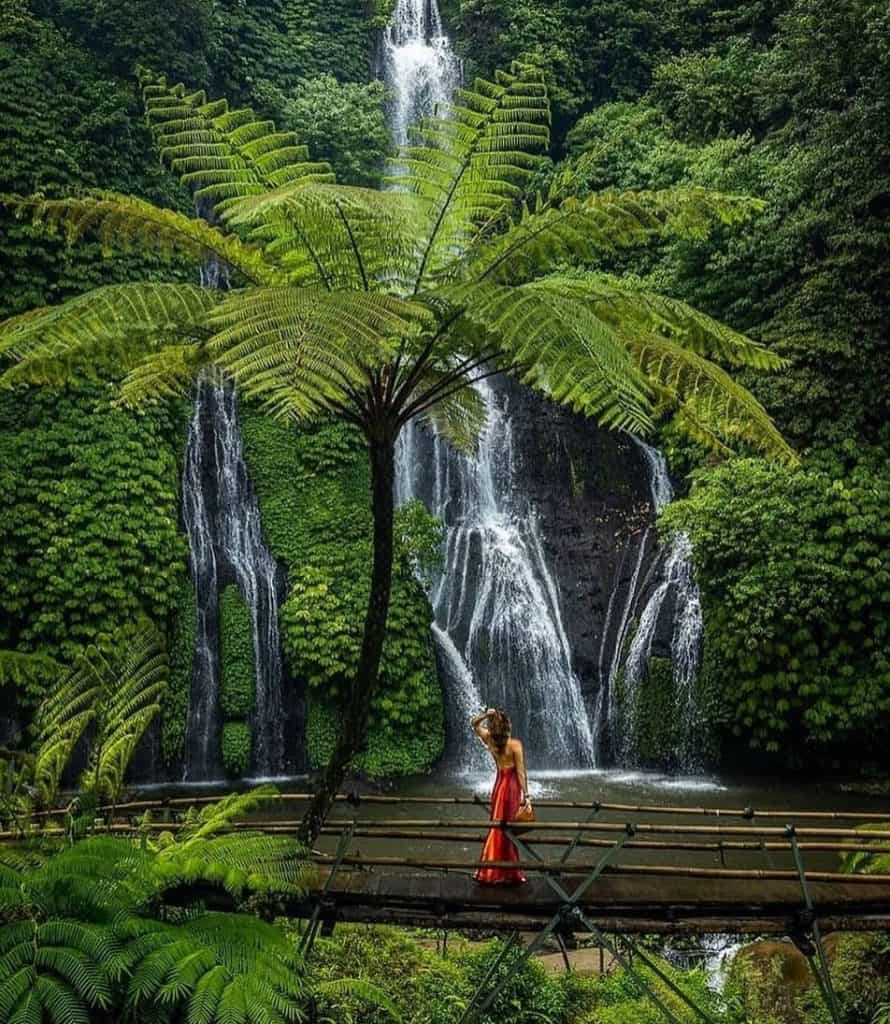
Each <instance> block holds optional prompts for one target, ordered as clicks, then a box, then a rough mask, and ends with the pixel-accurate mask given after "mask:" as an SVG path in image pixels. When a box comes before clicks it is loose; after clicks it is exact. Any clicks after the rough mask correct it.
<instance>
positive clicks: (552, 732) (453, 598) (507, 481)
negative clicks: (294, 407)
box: [397, 383, 595, 768]
mask: <svg viewBox="0 0 890 1024" xmlns="http://www.w3.org/2000/svg"><path fill="white" fill-rule="evenodd" d="M476 387H477V389H478V391H479V393H480V396H481V397H482V399H483V401H484V403H485V407H486V410H487V414H488V415H487V420H486V426H485V429H484V431H483V434H482V437H481V438H480V441H479V448H478V453H477V455H476V456H475V457H468V456H465V455H461V454H459V453H457V452H455V451H454V450H452V449H451V448H450V447H449V446H448V445H447V444H446V443H445V442H443V441H442V440H441V439H439V438H438V437H428V436H426V437H425V436H423V435H422V434H421V433H420V432H419V431H415V429H414V428H412V427H409V428H408V429H407V430H406V431H405V432H404V434H403V437H402V439H401V441H400V446H399V463H398V466H399V474H398V480H397V497H398V499H399V500H400V501H404V500H407V499H408V498H411V497H420V498H421V499H422V500H424V501H425V502H426V504H427V506H428V507H429V508H430V510H431V511H432V512H433V513H434V514H435V515H437V516H438V517H439V518H441V519H442V521H443V523H444V526H445V559H444V563H445V569H444V571H443V572H442V573H441V575H440V576H439V578H438V579H437V580H436V581H435V582H434V584H433V587H432V591H431V595H430V597H431V602H432V605H433V613H434V616H435V628H434V638H435V639H436V642H437V647H438V648H439V651H440V658H439V661H440V665H441V666H442V668H443V671H444V675H445V682H446V686H447V688H448V695H449V704H451V703H454V704H457V705H458V706H460V705H462V704H466V703H468V702H471V701H472V702H474V703H475V705H476V707H478V706H479V705H480V703H484V704H487V705H500V706H503V707H505V708H506V709H507V710H508V711H509V713H510V715H511V717H512V718H513V723H514V728H515V730H516V732H517V734H518V735H520V736H521V737H522V739H523V742H524V743H525V746H526V748H527V750H528V753H529V758H530V760H531V761H532V762H533V763H534V764H535V765H536V766H538V767H541V768H573V767H584V766H591V765H593V764H594V763H595V748H594V743H593V737H592V734H591V730H590V724H589V721H588V717H587V712H586V709H585V707H584V701H583V698H582V694H581V685H580V682H579V680H578V677H577V675H576V674H575V672H574V671H573V669H572V653H571V648H570V646H569V642H568V638H567V636H566V631H565V627H564V625H563V621H562V613H561V609H560V603H559V594H558V591H557V587H556V583H555V581H554V579H553V574H552V572H551V570H550V568H549V566H548V564H547V560H546V557H545V555H544V548H543V543H542V537H541V531H540V525H539V523H538V520H537V517H536V515H535V512H534V509H533V508H532V507H531V506H530V504H529V501H528V499H527V498H526V497H525V495H524V494H523V491H522V489H521V486H520V481H519V480H518V478H517V474H516V466H515V460H514V443H513V426H512V423H511V420H510V415H509V409H508V403H507V399H506V396H505V395H504V394H502V393H499V392H498V391H496V390H495V388H493V387H492V386H491V385H489V384H488V383H480V384H478V385H476ZM419 467H423V470H424V471H421V470H420V468H419ZM430 470H431V472H430ZM470 710H472V709H470ZM460 713H461V714H462V715H463V714H465V713H467V712H465V710H464V708H463V707H461V710H460ZM454 726H455V730H456V731H453V732H452V735H451V746H452V756H455V755H456V757H457V758H461V757H462V756H463V755H465V754H467V753H468V748H467V746H466V744H465V743H464V741H463V739H462V736H463V735H464V734H466V733H467V722H466V718H464V719H463V721H462V722H455V723H454ZM455 748H456V750H455ZM460 763H461V764H464V765H465V762H463V761H461V762H460Z"/></svg>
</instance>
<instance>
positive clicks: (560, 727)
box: [383, 0, 595, 771]
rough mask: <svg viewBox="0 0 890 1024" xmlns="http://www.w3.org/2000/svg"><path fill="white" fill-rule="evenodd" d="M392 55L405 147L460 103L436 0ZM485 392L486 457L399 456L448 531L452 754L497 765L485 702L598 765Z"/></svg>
mask: <svg viewBox="0 0 890 1024" xmlns="http://www.w3.org/2000/svg"><path fill="white" fill-rule="evenodd" d="M383 49H384V55H383V68H384V73H385V76H386V80H387V84H388V85H389V88H390V90H391V92H392V94H393V104H392V132H393V138H394V141H395V142H396V143H397V144H401V143H404V142H405V141H406V140H407V138H408V128H409V126H410V125H411V124H412V123H413V122H414V121H416V120H417V119H418V118H419V117H421V116H423V115H424V114H429V113H431V112H432V111H433V110H435V108H436V106H437V105H438V104H441V103H445V102H447V101H448V100H449V98H450V96H451V93H452V91H453V89H454V88H455V87H456V86H457V85H458V83H459V79H460V65H459V62H458V60H457V58H456V56H455V54H454V52H453V51H452V49H451V44H450V42H449V40H448V37H447V36H446V35H445V33H444V31H443V29H442V20H441V17H440V15H439V10H438V7H437V5H436V0H397V3H396V7H395V10H394V12H393V17H392V20H391V22H390V25H389V28H388V29H387V31H386V35H385V37H384V44H383ZM477 390H478V391H479V394H480V396H481V397H482V399H483V401H484V403H485V407H486V411H487V425H486V428H485V431H484V433H483V436H482V438H481V439H480V444H479V451H478V455H477V456H476V457H475V458H467V457H465V456H461V455H459V454H457V453H455V452H454V451H452V450H450V449H449V448H448V446H447V445H446V444H445V443H444V442H442V441H440V440H439V439H438V438H426V439H421V437H420V435H419V433H418V432H416V431H415V430H414V429H413V427H410V426H409V427H408V428H407V430H406V431H405V432H404V433H403V435H402V437H401V438H400V442H399V449H398V481H397V499H398V500H399V501H400V502H404V501H407V500H409V499H411V498H414V497H419V498H421V499H422V500H424V501H425V503H426V504H427V506H428V507H429V508H430V510H431V511H432V512H433V513H434V514H435V515H437V516H439V517H440V518H441V519H442V521H443V523H444V524H445V531H446V539H445V569H444V572H443V573H442V575H441V577H440V578H439V579H438V580H437V581H436V582H435V584H434V586H433V590H432V593H431V601H432V604H433V611H434V614H435V624H434V626H433V637H434V640H435V642H436V647H437V653H438V661H439V667H440V670H441V671H442V673H443V676H444V677H445V680H446V685H447V687H448V701H447V703H448V713H449V747H450V754H451V757H452V759H453V761H454V763H456V764H457V765H460V766H461V767H462V768H464V769H466V770H470V771H472V770H474V769H476V768H482V767H485V766H486V758H485V754H484V751H483V750H482V749H481V748H480V746H479V744H478V743H477V742H476V741H475V740H474V739H473V738H472V737H471V735H470V733H469V729H468V725H467V717H468V716H469V714H470V713H472V712H473V711H475V710H477V709H478V708H479V706H480V704H481V703H482V701H484V702H485V703H487V704H497V705H502V706H504V707H506V708H508V709H509V711H510V714H511V715H512V717H513V721H514V728H515V729H516V731H517V732H518V733H519V734H520V735H521V736H522V737H523V739H524V740H525V742H526V746H527V748H528V750H529V753H530V756H531V757H533V758H534V761H535V763H536V765H538V766H540V767H549V768H567V767H577V766H589V765H592V764H593V763H594V761H595V752H594V745H593V739H592V736H591V731H590V725H589V722H588V718H587V713H586V710H585V707H584V701H583V699H582V695H581V686H580V683H579V680H578V678H577V676H576V675H575V673H574V672H573V670H572V657H571V650H570V648H569V643H568V639H567V637H566V633H565V629H564V628H563V624H562V615H561V611H560V606H559V597H558V593H557V589H556V585H555V582H554V580H553V576H552V574H551V572H550V569H549V567H548V565H547V562H546V559H545V557H544V552H543V547H542V544H541V535H540V529H539V526H538V523H537V520H536V518H535V515H534V511H533V509H531V508H530V506H529V503H528V501H527V500H526V499H525V498H524V497H523V495H522V493H521V490H520V488H519V481H517V479H516V477H515V473H514V465H513V428H512V425H511V423H510V418H509V416H508V414H507V410H506V408H505V399H504V397H503V396H502V395H500V394H498V393H497V391H496V390H495V389H494V388H493V387H492V386H491V385H490V384H488V383H480V384H479V385H477ZM424 440H425V441H426V445H427V446H428V450H424V446H423V441H424ZM427 456H429V457H430V458H432V460H433V463H434V473H433V480H432V481H431V482H430V486H429V487H428V488H426V490H424V487H423V486H422V484H421V483H420V481H419V479H418V477H419V474H418V472H417V467H418V466H419V465H421V464H423V463H424V462H425V460H426V457H427ZM428 475H429V474H427V476H428Z"/></svg>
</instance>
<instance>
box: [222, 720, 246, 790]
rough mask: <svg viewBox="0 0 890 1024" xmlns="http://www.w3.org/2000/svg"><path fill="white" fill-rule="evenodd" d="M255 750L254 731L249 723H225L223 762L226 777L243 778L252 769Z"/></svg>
mask: <svg viewBox="0 0 890 1024" xmlns="http://www.w3.org/2000/svg"><path fill="white" fill-rule="evenodd" d="M252 750H253V731H252V730H251V728H250V725H249V724H248V723H247V722H223V727H222V762H223V768H225V771H226V775H228V776H229V777H230V778H232V779H240V778H243V777H244V776H245V775H246V774H247V769H248V768H249V767H250V755H251V752H252Z"/></svg>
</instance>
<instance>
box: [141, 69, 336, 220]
mask: <svg viewBox="0 0 890 1024" xmlns="http://www.w3.org/2000/svg"><path fill="white" fill-rule="evenodd" d="M139 77H140V84H141V86H142V96H143V101H144V105H145V112H146V119H147V120H148V124H149V127H150V128H151V131H152V133H153V135H154V137H155V142H156V144H157V146H158V149H159V150H160V154H161V159H162V160H163V161H164V162H165V163H166V164H167V165H168V166H169V167H170V169H171V170H172V171H173V173H174V174H177V175H179V178H180V180H181V181H182V182H183V184H185V185H186V186H187V187H188V188H191V189H192V190H193V191H194V192H195V197H196V199H197V200H198V202H199V203H201V204H205V205H208V206H210V207H211V208H213V209H214V211H215V213H216V215H217V216H219V215H220V214H222V213H223V212H224V211H225V210H226V208H227V207H228V205H229V204H231V203H233V202H236V201H237V200H239V199H243V198H245V197H246V196H256V195H261V194H262V193H264V192H268V191H271V190H272V189H276V188H279V187H281V186H283V185H289V184H294V183H296V182H303V183H308V182H316V181H333V180H334V175H333V172H332V171H331V168H330V166H329V165H328V164H325V163H313V162H312V161H311V160H310V159H309V154H308V151H307V150H306V147H305V146H301V145H300V144H299V142H298V141H297V138H296V136H294V135H293V134H292V133H290V132H279V131H277V130H276V128H275V125H274V124H272V122H271V121H263V120H260V119H258V118H257V117H256V115H255V114H254V112H253V111H252V110H249V109H242V110H230V109H229V105H228V103H227V102H226V101H225V100H215V101H211V102H208V100H207V96H206V94H205V93H204V92H191V93H190V92H188V91H187V90H186V89H185V87H184V86H182V85H169V84H168V83H167V80H166V79H165V78H163V77H159V76H156V75H153V74H151V73H150V72H147V71H141V72H140V76H139Z"/></svg>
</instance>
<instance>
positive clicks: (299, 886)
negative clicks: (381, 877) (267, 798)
mask: <svg viewBox="0 0 890 1024" xmlns="http://www.w3.org/2000/svg"><path fill="white" fill-rule="evenodd" d="M156 869H157V872H158V878H159V879H160V880H161V881H162V882H163V885H164V887H165V888H168V887H170V886H175V885H178V884H180V883H181V882H198V881H202V882H210V883H212V884H214V885H219V886H221V887H222V888H223V889H225V890H226V891H227V892H229V893H231V894H232V895H233V896H240V895H242V894H243V893H244V892H247V891H249V892H250V893H263V892H265V893H290V894H295V895H299V894H301V893H303V892H305V891H306V889H307V887H308V886H309V885H310V884H311V882H312V881H313V879H314V878H315V874H316V873H315V871H314V869H313V867H312V866H311V865H310V864H309V862H308V861H307V860H306V858H305V851H304V850H303V848H302V847H301V846H300V845H299V844H298V843H297V842H296V840H294V839H291V838H289V837H287V836H269V835H265V834H263V833H262V832H242V831H239V832H237V833H233V834H231V835H225V836H215V837H213V838H210V839H202V840H199V841H194V840H193V841H190V842H188V843H184V844H180V843H171V844H170V845H169V846H167V847H165V848H164V849H163V850H162V851H161V852H160V853H159V855H158V860H157V865H156Z"/></svg>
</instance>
